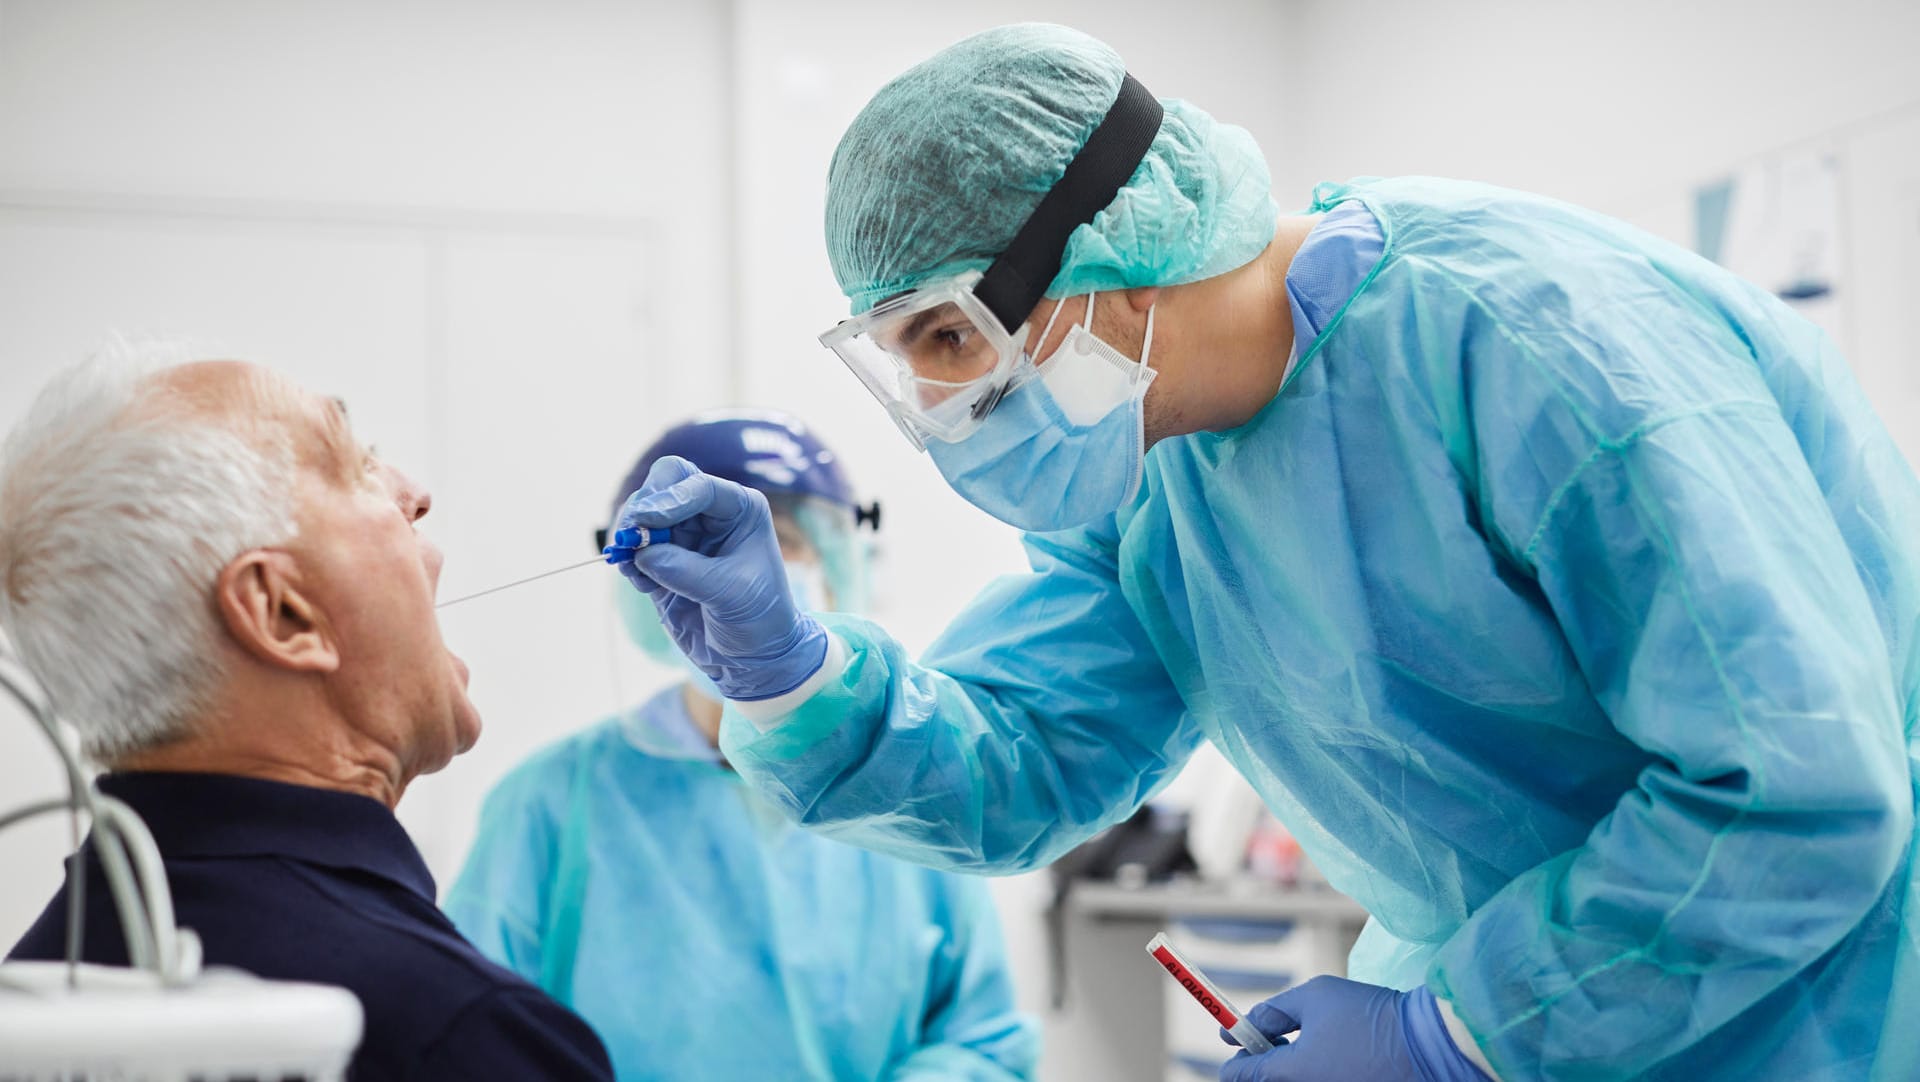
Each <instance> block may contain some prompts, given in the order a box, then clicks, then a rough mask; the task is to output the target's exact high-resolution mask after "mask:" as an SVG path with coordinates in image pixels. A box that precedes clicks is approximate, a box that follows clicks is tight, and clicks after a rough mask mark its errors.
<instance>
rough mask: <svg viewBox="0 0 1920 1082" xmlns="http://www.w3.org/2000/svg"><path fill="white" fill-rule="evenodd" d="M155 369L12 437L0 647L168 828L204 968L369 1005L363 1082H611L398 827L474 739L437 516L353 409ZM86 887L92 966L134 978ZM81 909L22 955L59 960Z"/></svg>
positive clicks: (109, 382)
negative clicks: (445, 893)
mask: <svg viewBox="0 0 1920 1082" xmlns="http://www.w3.org/2000/svg"><path fill="white" fill-rule="evenodd" d="M147 367H148V369H149V370H147V371H145V372H142V371H141V370H140V366H127V365H119V364H99V363H96V364H94V365H90V366H86V367H83V368H82V369H80V370H78V371H75V372H72V373H69V374H67V375H65V376H63V377H61V378H59V379H58V380H56V381H55V382H54V383H53V384H52V385H51V386H49V387H48V388H47V389H46V390H45V391H44V392H43V393H42V394H41V396H40V398H39V400H38V401H37V402H36V403H35V405H34V408H33V410H32V411H31V413H30V414H29V416H28V417H27V419H26V420H25V421H24V422H23V423H22V424H21V425H20V427H19V428H18V429H17V430H16V431H15V432H14V433H13V434H12V436H11V437H10V438H9V440H8V442H7V444H6V447H5V452H4V458H3V459H0V628H4V630H5V632H6V634H7V635H8V636H9V637H10V638H11V639H12V641H13V642H14V643H15V644H16V645H17V646H18V648H19V651H20V653H21V655H22V656H23V658H24V660H25V661H26V663H27V665H28V667H29V668H31V669H32V670H33V672H34V674H35V675H36V676H37V677H38V678H39V679H40V680H41V682H42V683H43V684H44V685H45V686H46V687H47V689H48V692H49V694H50V695H51V696H52V699H53V702H54V704H55V706H56V707H57V708H58V709H59V710H60V711H61V712H62V713H63V714H64V715H65V716H66V717H67V718H69V719H71V720H72V721H73V722H74V723H75V724H76V725H77V726H79V728H80V731H81V734H82V738H83V741H84V745H85V750H86V751H87V752H88V754H90V755H91V756H92V757H94V758H95V759H97V760H99V761H100V762H101V763H103V764H104V765H105V766H106V767H107V768H108V773H107V774H106V775H104V776H103V777H101V778H100V780H99V786H100V789H101V790H102V791H103V792H106V793H109V794H111V795H113V796H115V797H118V798H120V799H121V800H123V801H125V802H126V803H128V804H130V805H132V806H133V808H134V809H135V810H136V811H138V812H139V813H140V815H141V816H142V817H143V818H144V819H145V820H146V821H147V824H148V826H149V827H151V828H152V831H153V834H154V838H155V840H156V841H157V842H158V843H159V847H160V851H161V854H162V856H163V857H164V859H165V862H166V870H167V876H168V879H169V881H170V882H171V884H172V889H173V894H174V902H175V906H176V911H177V914H178V917H179V920H180V922H181V923H182V924H183V925H185V926H187V927H191V928H193V929H194V930H195V931H197V932H198V933H199V934H200V937H201V940H202V942H203V944H204V946H205V950H206V957H207V960H208V961H209V962H211V963H214V964H223V965H231V966H237V967H240V968H242V969H245V970H249V971H251V972H253V973H256V974H258V975H260V976H263V977H268V978H283V979H295V980H306V981H317V982H322V983H327V984H335V985H340V986H343V987H345V988H347V989H349V990H350V991H352V992H353V993H354V994H355V995H356V996H358V997H359V998H360V1001H361V1003H362V1005H363V1006H364V1007H365V1008H366V1017H367V1028H366V1035H365V1038H364V1040H363V1041H362V1044H361V1047H360V1050H359V1052H358V1053H357V1055H356V1057H355V1059H354V1064H353V1076H354V1077H355V1078H356V1079H358V1080H361V1082H366V1080H370V1079H387V1078H393V1079H399V1078H407V1079H442V1078H444V1079H471V1078H515V1079H582V1078H594V1079H599V1078H610V1077H612V1074H611V1070H610V1068H609V1066H608V1061H607V1056H606V1052H605V1050H604V1049H603V1048H602V1047H601V1045H600V1042H599V1041H598V1039H597V1038H596V1037H595V1036H594V1034H593V1032H592V1031H591V1030H590V1029H589V1028H588V1027H587V1026H586V1024H585V1023H583V1022H582V1021H581V1020H580V1019H579V1018H578V1017H576V1016H575V1015H573V1014H572V1013H570V1012H569V1011H567V1010H566V1009H565V1008H564V1007H562V1006H560V1005H559V1004H557V1003H555V1002H553V1001H552V1000H551V999H549V998H547V996H546V995H544V994H543V993H541V992H540V991H539V990H538V989H536V988H535V987H533V986H532V985H530V984H528V983H527V982H525V981H523V980H521V979H520V978H519V977H517V976H515V975H513V974H512V973H509V972H508V971H506V970H504V969H501V968H500V967H498V966H495V965H493V964H492V963H490V962H488V961H487V960H486V959H485V958H483V957H482V956H481V955H480V954H479V952H477V951H476V950H474V949H473V947H472V946H471V945H469V944H468V943H467V942H466V941H465V940H464V939H462V938H461V937H460V935H459V933H458V932H456V931H455V929H454V927H453V925H452V924H451V923H450V922H449V921H448V920H447V919H446V917H444V916H443V915H442V914H441V913H440V911H439V910H438V909H437V908H436V907H435V906H434V900H433V899H434V885H433V880H432V877H431V876H430V875H429V874H428V872H427V868H426V865H425V864H424V863H423V862H422V860H421V858H420V854H419V853H418V851H416V850H415V848H414V846H413V844H412V843H411V842H410V841H409V839H408V837H407V835H406V832H405V831H404V830H402V829H401V827H400V824H399V822H398V821H397V820H396V819H395V818H394V815H393V807H394V805H395V804H396V803H397V802H398V801H399V800H400V797H401V794H402V793H404V792H405V791H406V788H407V784H408V783H409V782H411V781H412V780H413V779H414V778H415V777H418V776H419V775H421V774H425V773H430V772H432V771H435V770H438V769H440V768H441V767H443V766H446V765H447V763H448V762H449V761H451V760H452V758H453V757H454V756H455V755H457V754H459V753H461V752H463V751H465V750H467V749H468V748H469V747H471V746H472V745H473V743H474V740H475V739H476V738H477V737H478V736H479V734H480V719H479V716H478V714H477V713H476V712H475V710H474V708H473V705H472V703H470V702H469V701H468V699H467V693H466V679H467V674H466V668H465V666H464V665H463V664H462V663H461V662H460V661H459V659H457V658H455V657H454V656H453V655H452V654H450V653H449V652H448V651H447V649H446V647H445V645H444V644H443V643H442V642H441V639H440V632H439V627H438V625H437V624H436V622H435V619H434V611H433V598H434V589H435V584H436V582H437V580H438V578H439V573H440V565H441V556H440V553H439V551H438V550H437V549H436V548H435V547H434V546H433V544H432V543H431V542H429V541H428V540H427V539H426V538H424V537H423V536H421V535H420V533H419V532H418V531H417V530H416V529H415V526H416V524H417V523H418V522H419V520H420V519H421V517H422V516H424V515H425V514H426V513H427V509H428V507H429V505H430V503H431V500H430V498H429V496H428V495H427V493H426V491H425V490H423V489H422V488H421V487H420V486H419V485H417V484H415V483H414V482H413V481H411V480H409V479H408V478H407V477H405V476H404V475H402V474H401V473H400V472H399V471H397V470H395V469H393V468H391V467H390V466H387V465H386V464H385V463H383V462H381V461H380V460H379V459H377V458H376V457H374V454H373V452H372V450H371V449H369V448H367V447H365V446H363V445H362V444H360V443H359V442H358V441H357V440H355V438H354V436H353V434H352V433H351V431H350V430H349V428H348V425H347V417H346V410H345V408H344V407H343V406H342V405H341V404H340V403H339V402H338V401H334V400H330V399H327V398H322V397H319V396H316V395H313V394H310V393H308V392H306V391H303V390H302V389H300V388H299V387H297V386H295V385H294V384H293V383H291V382H290V381H288V380H286V379H284V378H282V377H279V376H277V375H275V374H274V373H272V372H269V371H267V370H265V369H262V368H259V367H256V366H253V365H248V364H242V363H238V362H225V361H222V362H204V363H196V364H187V365H181V366H176V367H170V368H164V369H157V370H154V369H152V368H151V366H147ZM77 867H78V862H77V861H76V862H71V863H70V864H69V885H70V884H71V876H72V875H73V874H74V873H75V871H76V870H77ZM85 874H87V876H88V877H89V879H88V890H87V896H86V899H87V904H88V910H87V927H86V954H87V957H88V959H89V960H92V961H97V962H104V963H109V964H116V963H117V964H124V963H125V961H126V951H125V945H124V943H123V941H122V939H121V936H120V930H119V926H118V923H117V922H116V921H115V919H114V917H113V913H112V910H111V906H110V905H109V903H108V894H107V891H106V889H105V887H104V880H103V879H102V878H101V875H100V867H99V864H98V862H97V861H95V860H94V859H92V858H91V857H89V858H88V860H87V861H86V872H85ZM65 893H66V890H65V888H63V889H62V891H61V892H60V895H59V896H56V897H55V898H54V900H53V902H52V903H51V904H50V905H48V907H47V909H46V911H45V912H44V913H43V914H42V915H41V917H40V919H39V920H38V921H37V922H36V923H35V924H34V926H33V927H32V928H31V929H30V930H29V931H28V932H27V934H26V936H25V938H23V939H22V940H21V941H20V943H19V944H18V945H17V946H16V947H15V948H14V951H13V954H12V957H14V958H17V959H52V958H58V957H60V956H61V953H62V949H63V945H64V941H65V924H66V920H65V916H66V902H65Z"/></svg>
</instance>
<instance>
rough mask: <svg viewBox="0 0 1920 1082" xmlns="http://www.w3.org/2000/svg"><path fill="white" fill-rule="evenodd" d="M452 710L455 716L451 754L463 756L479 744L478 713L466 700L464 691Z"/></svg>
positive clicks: (479, 727)
mask: <svg viewBox="0 0 1920 1082" xmlns="http://www.w3.org/2000/svg"><path fill="white" fill-rule="evenodd" d="M454 709H455V714H454V718H453V733H454V752H453V753H454V754H455V755H465V754H466V753H467V752H470V751H472V750H473V746H474V745H475V744H478V743H479V742H480V729H481V724H480V711H478V710H476V709H474V706H473V703H471V702H469V701H468V700H467V696H466V693H465V691H464V690H463V691H462V692H461V694H460V702H459V705H458V706H456V707H455V708H454Z"/></svg>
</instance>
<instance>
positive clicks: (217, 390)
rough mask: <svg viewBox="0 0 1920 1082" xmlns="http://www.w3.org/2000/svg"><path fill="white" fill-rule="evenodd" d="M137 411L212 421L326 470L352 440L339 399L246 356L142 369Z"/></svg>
mask: <svg viewBox="0 0 1920 1082" xmlns="http://www.w3.org/2000/svg"><path fill="white" fill-rule="evenodd" d="M146 382H147V384H148V386H149V387H150V389H151V392H152V393H149V394H145V395H143V396H142V398H141V402H140V404H139V405H137V406H135V407H134V413H135V416H136V417H138V416H139V415H141V414H149V415H151V416H153V417H156V418H184V419H190V420H193V421H196V422H199V423H205V424H216V425H220V426H221V427H224V428H227V429H228V430H230V431H232V432H233V433H235V434H236V435H239V436H241V437H242V438H244V439H246V440H247V441H248V442H250V443H252V444H253V445H254V446H256V447H258V448H259V449H260V450H261V451H262V452H265V453H269V454H280V455H283V456H285V458H286V459H287V460H288V461H291V462H294V463H298V464H299V465H302V466H312V467H316V468H321V469H324V470H326V471H328V472H332V471H333V470H335V469H336V468H337V467H338V464H339V462H340V461H341V460H342V458H343V457H351V449H352V447H353V445H354V441H353V437H352V433H351V430H350V428H349V427H348V424H347V416H346V408H345V403H343V402H341V401H340V400H339V399H336V398H330V397H327V396H324V395H320V394H316V393H314V392H312V391H309V390H307V389H306V388H304V387H302V386H300V385H299V384H298V383H295V382H294V381H293V380H292V379H290V378H288V377H287V376H285V375H282V374H281V373H279V372H275V371H274V370H273V369H271V368H267V367H265V366H263V365H258V364H253V363H250V362H247V361H196V362H193V363H191V364H183V365H178V366H175V367H173V368H167V369H163V370H161V371H159V372H156V373H154V374H153V375H151V376H149V377H147V380H146Z"/></svg>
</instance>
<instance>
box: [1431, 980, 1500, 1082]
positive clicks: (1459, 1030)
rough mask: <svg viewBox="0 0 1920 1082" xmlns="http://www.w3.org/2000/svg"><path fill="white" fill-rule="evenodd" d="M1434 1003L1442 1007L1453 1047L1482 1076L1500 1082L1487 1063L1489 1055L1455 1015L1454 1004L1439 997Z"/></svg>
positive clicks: (1441, 1014) (1441, 1012)
mask: <svg viewBox="0 0 1920 1082" xmlns="http://www.w3.org/2000/svg"><path fill="white" fill-rule="evenodd" d="M1433 1001H1434V1002H1435V1003H1437V1004H1439V1005H1440V1021H1441V1022H1443V1023H1445V1024H1446V1027H1447V1036H1449V1037H1452V1038H1453V1046H1454V1047H1455V1048H1458V1049H1459V1050H1460V1054H1461V1055H1463V1056H1465V1057H1467V1060H1468V1061H1469V1062H1471V1063H1472V1064H1473V1065H1474V1066H1475V1067H1478V1068H1480V1073H1481V1074H1484V1075H1486V1076H1487V1077H1488V1078H1491V1079H1493V1080H1494V1082H1499V1079H1500V1076H1499V1075H1497V1074H1494V1073H1493V1065H1492V1064H1491V1063H1488V1062H1487V1054H1486V1053H1485V1052H1482V1051H1480V1046H1479V1045H1477V1044H1475V1043H1474V1041H1473V1034H1471V1033H1469V1032H1467V1024H1466V1023H1465V1022H1462V1021H1461V1020H1460V1019H1459V1017H1458V1016H1457V1015H1455V1014H1454V1013H1453V1004H1451V1003H1448V1002H1447V1001H1446V1000H1444V999H1441V998H1440V997H1439V996H1435V997H1433Z"/></svg>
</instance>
